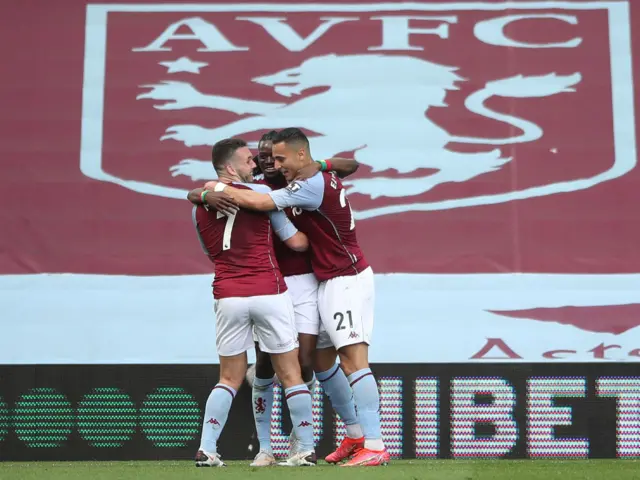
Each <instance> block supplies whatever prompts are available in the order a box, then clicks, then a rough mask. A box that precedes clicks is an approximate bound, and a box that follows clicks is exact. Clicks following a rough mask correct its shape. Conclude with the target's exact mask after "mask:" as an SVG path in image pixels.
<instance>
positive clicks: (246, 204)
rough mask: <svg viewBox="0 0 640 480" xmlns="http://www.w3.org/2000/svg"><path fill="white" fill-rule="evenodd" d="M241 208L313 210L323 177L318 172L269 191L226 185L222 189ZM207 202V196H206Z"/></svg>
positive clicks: (263, 210)
mask: <svg viewBox="0 0 640 480" xmlns="http://www.w3.org/2000/svg"><path fill="white" fill-rule="evenodd" d="M223 191H224V192H225V193H227V194H229V195H230V196H231V197H232V198H233V200H234V201H235V202H236V203H237V204H238V205H239V206H240V207H242V208H248V209H250V210H257V211H260V212H269V211H272V210H284V209H285V208H287V207H299V208H302V209H303V210H315V209H317V208H318V207H320V204H321V203H322V199H323V196H324V177H323V176H322V175H320V174H318V175H315V176H314V177H312V178H310V179H308V180H305V181H302V182H295V181H294V182H291V183H290V184H289V185H287V187H286V188H281V189H280V190H275V191H271V192H268V193H267V192H265V193H261V192H256V191H252V190H241V189H239V188H233V187H231V186H229V185H226V186H225V187H224V190H223ZM206 201H207V202H208V201H209V200H208V196H207V198H206Z"/></svg>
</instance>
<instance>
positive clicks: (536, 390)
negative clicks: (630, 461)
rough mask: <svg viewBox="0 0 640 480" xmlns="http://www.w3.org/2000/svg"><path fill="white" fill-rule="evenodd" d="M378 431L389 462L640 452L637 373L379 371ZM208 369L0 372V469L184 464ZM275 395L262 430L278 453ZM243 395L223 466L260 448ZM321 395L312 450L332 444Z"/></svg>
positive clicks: (450, 368) (281, 410) (495, 368)
mask: <svg viewBox="0 0 640 480" xmlns="http://www.w3.org/2000/svg"><path fill="white" fill-rule="evenodd" d="M373 370H374V372H375V374H376V376H377V379H378V382H379V383H378V384H379V390H380V398H381V407H380V414H381V416H382V425H383V426H382V432H383V436H384V440H385V443H386V446H387V448H388V449H389V451H390V452H391V454H392V455H393V457H395V458H400V457H402V458H417V459H435V458H454V459H458V458H549V457H553V458H628V457H639V456H640V417H639V416H638V405H640V376H639V375H638V370H637V368H636V367H635V366H634V365H632V364H627V363H619V364H610V363H609V364H593V363H573V364H568V363H565V364H558V365H548V364H522V363H520V364H505V363H501V364H497V363H496V364H482V365H469V364H452V365H443V364H376V365H374V366H373ZM217 375H218V366H216V365H213V366H208V365H76V366H69V365H48V366H15V365H14V366H6V365H5V366H0V379H1V383H0V458H2V459H3V460H33V459H38V460H90V459H96V460H125V459H131V460H133V459H139V460H142V459H190V458H193V456H194V455H195V453H196V451H197V449H198V446H199V439H200V429H201V425H202V422H203V409H204V404H205V402H206V398H207V396H208V394H209V392H210V390H211V388H212V386H213V385H214V384H215V383H216V381H217ZM284 405H286V404H283V402H282V392H281V389H280V387H276V392H275V400H274V408H273V414H272V424H271V435H272V444H273V447H274V450H275V453H276V455H279V456H284V455H286V452H287V446H288V445H287V439H288V432H289V431H290V423H289V421H288V413H287V410H286V406H284ZM254 407H259V405H256V406H254V405H252V400H251V390H250V388H249V387H248V386H247V385H243V387H242V388H241V389H240V390H239V392H238V395H237V397H236V400H235V402H234V404H233V407H232V410H231V414H230V417H229V421H228V422H227V425H226V427H225V430H224V432H223V434H222V437H221V439H220V443H219V445H220V452H221V453H222V455H223V456H224V458H226V459H248V458H252V457H253V456H254V455H255V454H256V453H257V446H258V445H257V442H256V436H255V433H254V431H255V430H254V426H253V417H252V415H251V411H252V408H254ZM344 433H345V430H344V426H343V425H342V424H341V423H340V422H339V421H336V419H335V418H334V415H333V413H332V410H331V407H330V405H329V402H328V400H327V398H326V396H324V394H323V392H322V389H321V387H318V389H317V390H316V392H315V394H314V434H315V439H316V445H317V452H318V454H319V455H322V456H324V455H326V454H327V453H329V452H330V451H331V450H332V449H333V448H334V446H335V445H337V444H338V442H339V441H340V440H341V438H342V436H343V435H344Z"/></svg>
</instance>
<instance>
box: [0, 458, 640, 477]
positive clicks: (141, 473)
mask: <svg viewBox="0 0 640 480" xmlns="http://www.w3.org/2000/svg"><path fill="white" fill-rule="evenodd" d="M214 478H215V479H229V480H244V479H252V480H254V479H255V480H262V479H265V480H266V479H268V480H287V479H300V478H304V479H327V480H343V479H344V480H527V479H541V480H555V479H557V480H574V479H575V480H604V479H606V478H611V479H612V480H613V479H615V480H626V479H629V480H631V479H638V480H640V461H637V460H403V461H394V462H392V463H391V464H389V465H388V466H387V467H369V468H340V467H336V466H333V465H327V464H325V463H321V464H319V465H318V466H317V467H306V468H304V467H298V468H288V467H268V468H252V467H249V462H230V464H229V466H228V467H227V468H196V467H195V466H194V464H193V462H190V461H162V462H0V480H31V479H33V480H76V479H77V480H120V479H122V480H124V479H127V480H128V479H135V480H173V479H175V480H190V479H214Z"/></svg>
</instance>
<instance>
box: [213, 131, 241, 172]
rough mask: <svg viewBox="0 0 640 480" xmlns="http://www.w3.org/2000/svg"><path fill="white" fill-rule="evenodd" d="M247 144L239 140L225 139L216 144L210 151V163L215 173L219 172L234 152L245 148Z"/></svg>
mask: <svg viewBox="0 0 640 480" xmlns="http://www.w3.org/2000/svg"><path fill="white" fill-rule="evenodd" d="M246 146H247V142H245V141H244V140H242V139H241V138H225V139H224V140H220V141H219V142H217V143H216V144H215V145H214V146H213V148H212V149H211V162H212V163H213V168H215V169H216V171H220V170H222V169H223V167H224V166H225V165H226V163H227V162H228V161H229V160H230V159H231V157H233V155H234V154H235V153H236V150H238V149H239V148H242V147H246Z"/></svg>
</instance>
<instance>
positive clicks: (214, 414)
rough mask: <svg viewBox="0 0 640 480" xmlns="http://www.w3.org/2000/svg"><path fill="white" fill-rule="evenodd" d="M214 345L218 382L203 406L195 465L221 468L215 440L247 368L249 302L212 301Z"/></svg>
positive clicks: (227, 415) (241, 299) (221, 463)
mask: <svg viewBox="0 0 640 480" xmlns="http://www.w3.org/2000/svg"><path fill="white" fill-rule="evenodd" d="M214 311H215V314H216V347H217V351H218V356H219V357H220V381H219V382H218V383H217V384H216V386H215V387H213V390H212V391H211V393H210V394H209V398H208V399H207V404H206V406H205V413H204V420H203V424H202V436H201V440H200V449H199V451H198V454H197V455H196V466H197V467H222V466H224V463H223V462H222V460H221V459H220V455H219V454H218V439H219V438H220V435H221V434H222V431H223V429H224V426H225V424H226V422H227V418H228V417H229V410H230V409H231V404H232V402H233V399H234V398H235V396H236V392H237V391H238V388H240V385H241V384H242V381H243V379H244V376H245V373H246V371H247V350H249V349H250V348H251V346H252V344H253V339H252V335H251V319H250V317H249V309H248V303H247V301H246V299H243V298H224V299H220V300H216V301H215V302H214Z"/></svg>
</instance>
